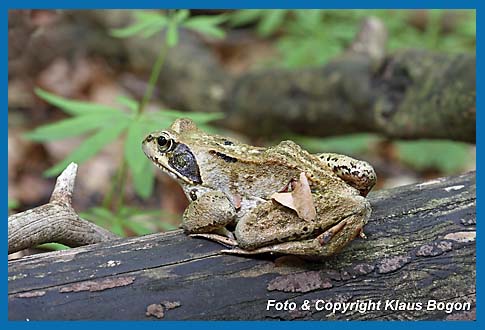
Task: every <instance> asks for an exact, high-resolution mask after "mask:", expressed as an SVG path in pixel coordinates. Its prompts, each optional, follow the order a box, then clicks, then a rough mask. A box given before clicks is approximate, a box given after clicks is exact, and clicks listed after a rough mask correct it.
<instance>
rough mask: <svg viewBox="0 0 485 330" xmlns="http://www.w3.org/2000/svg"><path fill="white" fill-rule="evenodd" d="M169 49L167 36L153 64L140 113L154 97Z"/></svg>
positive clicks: (139, 109)
mask: <svg viewBox="0 0 485 330" xmlns="http://www.w3.org/2000/svg"><path fill="white" fill-rule="evenodd" d="M168 49H169V47H168V44H167V38H166V37H165V40H164V42H163V45H162V48H161V49H160V52H159V53H158V57H157V60H156V61H155V64H154V65H153V69H152V72H151V74H150V80H149V81H148V86H147V90H146V91H145V95H143V99H142V100H141V103H140V107H139V108H138V114H141V113H143V111H144V110H145V107H146V105H147V103H148V102H149V101H150V99H151V98H152V95H153V90H154V89H155V85H156V84H157V81H158V77H159V76H160V72H161V71H162V67H163V63H164V62H165V57H166V56H167V52H168Z"/></svg>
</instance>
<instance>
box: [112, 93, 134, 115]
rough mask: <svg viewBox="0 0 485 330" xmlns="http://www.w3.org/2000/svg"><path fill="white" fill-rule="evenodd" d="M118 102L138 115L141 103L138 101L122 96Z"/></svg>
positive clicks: (117, 99) (118, 98)
mask: <svg viewBox="0 0 485 330" xmlns="http://www.w3.org/2000/svg"><path fill="white" fill-rule="evenodd" d="M116 101H117V102H118V103H119V104H121V105H124V106H125V107H126V108H128V109H129V110H131V112H132V113H136V112H137V111H138V106H139V103H138V101H137V100H135V99H132V98H131V97H128V96H123V95H120V96H118V97H117V98H116Z"/></svg>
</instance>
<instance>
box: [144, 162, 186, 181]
mask: <svg viewBox="0 0 485 330" xmlns="http://www.w3.org/2000/svg"><path fill="white" fill-rule="evenodd" d="M148 158H150V160H151V161H152V162H153V163H155V165H156V166H157V167H158V168H160V169H161V170H162V171H163V172H165V173H167V174H169V175H170V174H171V175H172V176H173V177H174V178H175V179H178V180H181V181H182V182H183V183H186V184H189V185H195V182H194V181H192V180H190V179H188V178H186V177H184V176H182V175H181V174H180V173H178V172H177V171H174V170H173V169H172V168H171V167H169V166H167V165H165V164H163V163H160V162H159V161H158V159H157V158H156V157H152V156H148Z"/></svg>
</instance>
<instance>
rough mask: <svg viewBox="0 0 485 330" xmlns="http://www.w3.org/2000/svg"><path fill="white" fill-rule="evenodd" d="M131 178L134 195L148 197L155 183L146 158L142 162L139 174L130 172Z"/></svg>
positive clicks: (150, 166) (152, 170) (152, 171)
mask: <svg viewBox="0 0 485 330" xmlns="http://www.w3.org/2000/svg"><path fill="white" fill-rule="evenodd" d="M132 178H133V186H134V188H135V191H136V193H137V194H138V195H139V196H140V197H142V198H148V197H150V195H151V194H152V191H153V184H154V182H155V173H154V168H153V165H152V163H151V162H150V161H149V159H148V158H145V160H144V161H143V166H142V167H141V170H140V171H139V172H132Z"/></svg>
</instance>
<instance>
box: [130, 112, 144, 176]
mask: <svg viewBox="0 0 485 330" xmlns="http://www.w3.org/2000/svg"><path fill="white" fill-rule="evenodd" d="M148 131H149V129H147V127H146V125H144V123H143V122H142V121H141V120H135V121H134V122H132V123H131V124H130V127H129V128H128V132H127V134H126V139H125V146H124V155H125V160H126V162H127V164H128V167H129V168H130V170H131V171H132V172H133V173H138V172H140V171H141V170H142V168H143V163H144V162H145V161H146V160H147V158H146V156H145V155H144V154H143V151H142V149H141V143H142V141H143V139H144V138H145V137H146V136H147V134H148Z"/></svg>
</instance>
